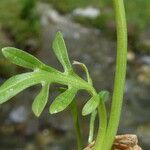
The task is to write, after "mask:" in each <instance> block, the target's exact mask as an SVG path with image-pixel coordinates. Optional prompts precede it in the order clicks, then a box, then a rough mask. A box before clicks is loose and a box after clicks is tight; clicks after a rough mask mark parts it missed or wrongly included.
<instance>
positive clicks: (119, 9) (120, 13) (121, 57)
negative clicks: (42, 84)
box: [102, 0, 127, 150]
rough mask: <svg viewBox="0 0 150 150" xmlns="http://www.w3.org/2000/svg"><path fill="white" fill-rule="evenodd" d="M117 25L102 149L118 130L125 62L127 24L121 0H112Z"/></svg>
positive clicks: (110, 143)
mask: <svg viewBox="0 0 150 150" xmlns="http://www.w3.org/2000/svg"><path fill="white" fill-rule="evenodd" d="M113 3H114V10H115V19H116V26H117V60H116V72H115V81H114V90H113V96H112V106H111V113H110V119H109V123H108V128H107V132H106V136H105V141H104V146H103V149H102V150H110V149H111V146H112V144H113V141H114V138H115V135H116V133H117V130H118V125H119V120H120V115H121V108H122V101H123V93H124V85H125V76H126V64H127V26H126V16H125V8H124V2H123V0H113Z"/></svg>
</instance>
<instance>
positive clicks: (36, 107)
mask: <svg viewBox="0 0 150 150" xmlns="http://www.w3.org/2000/svg"><path fill="white" fill-rule="evenodd" d="M48 96H49V84H48V83H44V84H43V85H42V90H41V91H40V93H39V94H38V95H37V96H36V98H35V100H34V102H33V104H32V110H33V112H34V114H35V115H36V116H37V117H39V116H40V114H41V113H42V111H43V109H44V108H45V106H46V103H47V101H48Z"/></svg>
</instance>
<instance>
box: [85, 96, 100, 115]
mask: <svg viewBox="0 0 150 150" xmlns="http://www.w3.org/2000/svg"><path fill="white" fill-rule="evenodd" d="M98 105H99V95H97V94H96V95H94V96H93V97H92V98H91V99H90V100H89V101H88V102H87V103H86V104H85V105H84V107H83V109H82V115H83V116H86V115H88V114H90V113H92V112H93V111H94V110H95V109H96V108H97V107H98Z"/></svg>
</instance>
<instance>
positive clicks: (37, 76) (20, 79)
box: [0, 72, 43, 104]
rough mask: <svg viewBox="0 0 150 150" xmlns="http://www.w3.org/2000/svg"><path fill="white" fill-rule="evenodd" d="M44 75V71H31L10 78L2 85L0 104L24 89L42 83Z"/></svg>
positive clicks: (0, 88)
mask: <svg viewBox="0 0 150 150" xmlns="http://www.w3.org/2000/svg"><path fill="white" fill-rule="evenodd" d="M42 75H43V73H40V72H31V73H23V74H20V75H16V76H13V77H11V78H9V79H8V80H7V81H6V82H5V83H4V84H3V85H2V86H1V87H0V104H2V103H4V102H6V101H7V100H9V99H10V98H12V97H13V96H15V95H16V94H18V93H19V92H21V91H23V90H24V89H26V88H28V87H30V86H33V85H35V84H38V83H40V82H41V80H43V76H42Z"/></svg>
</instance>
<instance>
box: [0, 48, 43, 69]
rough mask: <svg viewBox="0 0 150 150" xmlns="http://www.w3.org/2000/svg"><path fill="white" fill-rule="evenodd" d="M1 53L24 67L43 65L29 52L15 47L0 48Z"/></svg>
mask: <svg viewBox="0 0 150 150" xmlns="http://www.w3.org/2000/svg"><path fill="white" fill-rule="evenodd" d="M2 53H3V55H4V56H5V57H6V58H7V59H8V60H9V61H11V62H12V63H14V64H16V65H18V66H21V67H24V68H29V69H36V68H40V67H41V66H43V65H44V64H43V63H42V62H40V61H39V60H38V59H37V58H35V57H34V56H32V55H31V54H28V53H26V52H24V51H22V50H19V49H17V48H13V47H5V48H3V49H2Z"/></svg>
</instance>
